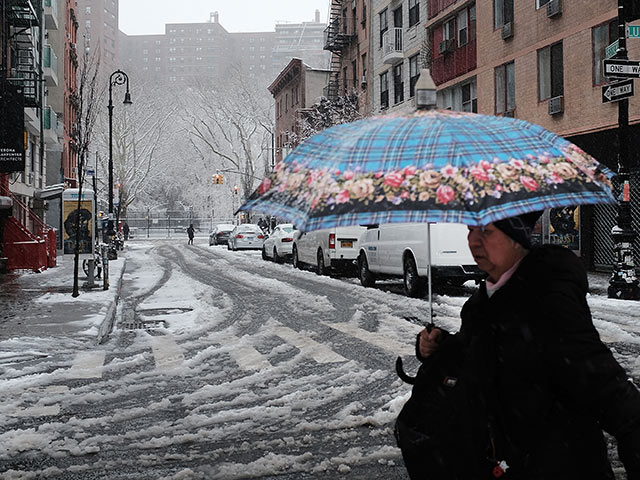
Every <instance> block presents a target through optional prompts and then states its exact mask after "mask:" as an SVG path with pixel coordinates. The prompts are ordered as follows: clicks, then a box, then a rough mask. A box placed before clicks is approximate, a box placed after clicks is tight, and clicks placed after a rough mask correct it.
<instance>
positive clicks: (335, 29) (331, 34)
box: [324, 0, 355, 100]
mask: <svg viewBox="0 0 640 480" xmlns="http://www.w3.org/2000/svg"><path fill="white" fill-rule="evenodd" d="M343 1H344V0H331V16H330V18H329V25H327V28H325V30H324V34H325V35H324V38H325V41H324V49H325V50H329V51H330V52H331V74H330V76H329V84H328V85H327V98H328V99H329V100H334V99H336V98H337V97H338V96H339V94H340V91H341V88H340V87H341V85H340V71H341V68H342V55H343V54H344V50H345V48H347V47H348V46H349V45H350V44H351V43H352V42H353V41H354V39H355V32H349V24H348V22H347V18H346V10H344V9H343V6H342V4H343Z"/></svg>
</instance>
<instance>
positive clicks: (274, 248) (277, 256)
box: [262, 223, 298, 263]
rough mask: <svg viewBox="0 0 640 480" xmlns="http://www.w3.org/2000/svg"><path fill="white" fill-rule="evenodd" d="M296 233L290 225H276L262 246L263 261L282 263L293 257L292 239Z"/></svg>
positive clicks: (294, 228)
mask: <svg viewBox="0 0 640 480" xmlns="http://www.w3.org/2000/svg"><path fill="white" fill-rule="evenodd" d="M297 232H298V230H296V227H295V226H294V225H293V224H292V223H281V224H280V225H276V228H274V229H273V232H271V234H270V235H269V236H268V237H267V238H266V239H265V241H264V244H263V245H262V258H263V260H273V261H274V262H276V263H282V262H284V261H285V260H286V259H288V258H290V257H291V256H292V255H293V237H294V235H295V234H296V233H297Z"/></svg>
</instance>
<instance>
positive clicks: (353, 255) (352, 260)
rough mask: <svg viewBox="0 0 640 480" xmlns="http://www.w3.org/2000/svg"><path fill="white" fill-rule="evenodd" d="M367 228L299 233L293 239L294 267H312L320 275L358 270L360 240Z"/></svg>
mask: <svg viewBox="0 0 640 480" xmlns="http://www.w3.org/2000/svg"><path fill="white" fill-rule="evenodd" d="M365 231H366V228H365V227H336V228H327V229H323V230H313V231H311V232H304V233H302V232H298V233H297V234H296V236H295V237H294V239H293V252H292V256H293V266H294V267H295V268H300V269H302V268H304V267H305V266H310V267H312V268H313V269H315V271H316V273H317V274H318V275H327V274H329V273H333V272H349V271H353V272H356V271H357V266H358V264H357V260H358V240H359V238H360V235H362V233H364V232H365Z"/></svg>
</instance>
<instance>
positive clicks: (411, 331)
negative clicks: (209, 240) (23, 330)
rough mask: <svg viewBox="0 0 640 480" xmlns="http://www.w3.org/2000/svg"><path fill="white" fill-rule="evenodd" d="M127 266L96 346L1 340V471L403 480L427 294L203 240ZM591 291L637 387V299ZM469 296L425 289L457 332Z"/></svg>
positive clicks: (466, 291) (598, 317)
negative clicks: (396, 432)
mask: <svg viewBox="0 0 640 480" xmlns="http://www.w3.org/2000/svg"><path fill="white" fill-rule="evenodd" d="M184 243H186V242H184ZM124 256H125V257H126V258H127V263H126V270H125V273H124V278H123V285H122V298H121V301H120V304H119V307H118V312H117V317H116V328H115V329H114V331H113V332H112V334H111V335H110V337H109V339H108V341H107V342H106V343H104V344H102V345H90V344H88V343H86V342H84V343H83V342H79V341H76V340H74V339H73V338H69V339H66V340H62V339H60V338H55V339H51V340H50V341H48V340H46V339H39V340H38V341H36V340H34V339H33V338H11V339H5V340H2V341H0V352H2V351H5V350H8V349H11V350H12V351H17V350H22V351H24V352H25V353H28V352H32V354H30V355H26V356H25V358H24V359H20V358H18V359H16V358H14V359H13V360H12V361H11V362H3V363H2V364H0V374H1V375H0V397H1V399H2V401H1V402H0V478H3V479H5V478H6V479H10V478H64V479H81V478H82V479H93V478H110V479H120V478H128V479H131V478H140V479H143V478H153V479H160V478H167V479H169V478H175V479H178V478H179V479H191V478H194V479H199V478H202V479H225V480H228V479H243V478H261V479H275V478H278V479H289V480H293V479H302V478H314V479H329V478H330V479H337V478H349V479H365V478H366V479H385V480H387V479H404V478H407V477H406V473H405V469H404V465H403V463H402V459H401V456H400V451H399V450H398V449H397V448H396V446H395V440H394V437H393V425H394V421H395V418H396V416H397V414H398V413H399V410H400V408H401V407H402V405H403V403H404V401H405V400H406V399H407V398H408V395H409V393H410V387H409V386H408V385H406V384H404V383H402V382H401V381H400V380H399V379H398V378H397V376H396V374H395V371H394V362H395V359H396V357H397V356H398V355H401V356H402V357H403V359H404V361H405V366H406V369H407V371H408V372H414V371H415V369H416V367H417V362H416V360H414V359H413V358H412V355H413V348H414V346H413V343H414V337H415V334H416V333H417V332H418V331H419V330H420V328H421V326H420V325H419V324H418V322H417V321H416V320H415V318H425V317H426V312H427V304H426V301H425V300H423V299H412V298H408V297H405V296H403V295H401V294H400V293H398V291H399V290H398V289H395V287H394V284H393V282H389V284H388V285H383V286H382V287H381V288H377V289H365V288H363V287H361V286H360V284H359V282H358V281H357V280H355V279H352V278H329V277H320V276H317V275H316V274H315V273H312V272H308V271H299V270H295V269H293V268H292V266H291V265H289V264H284V265H279V264H275V263H272V262H264V261H263V260H261V258H260V252H259V251H251V252H231V251H228V250H227V249H226V247H221V246H216V247H209V246H207V245H206V243H205V242H204V241H203V239H196V245H195V246H190V247H187V246H186V245H184V244H183V242H180V243H177V242H176V241H175V240H161V241H134V242H130V243H128V244H127V248H126V251H125V252H124ZM590 280H591V281H592V283H593V293H592V294H591V295H590V297H589V303H590V305H591V308H592V310H593V315H594V323H595V325H596V327H597V328H598V329H599V331H600V333H601V335H602V337H603V339H604V340H605V341H606V342H607V343H608V344H609V345H610V346H611V347H612V348H613V349H614V351H615V352H616V357H617V358H618V359H619V361H620V362H621V363H622V364H623V366H624V367H625V368H627V370H628V371H629V372H630V373H631V374H632V376H633V377H634V379H635V380H636V381H640V359H639V357H638V352H639V351H640V335H639V334H640V327H639V325H640V322H639V320H640V311H639V309H638V308H637V302H633V301H619V300H610V299H607V298H606V296H605V295H603V294H602V292H603V291H604V292H606V279H605V278H604V277H602V276H593V277H591V278H590ZM603 282H604V283H603ZM471 292H472V286H470V285H468V286H467V287H465V288H461V289H455V290H453V289H452V290H451V291H446V292H441V291H436V295H435V306H434V308H435V312H436V315H437V316H436V323H438V324H439V325H441V326H442V327H444V328H447V329H450V330H456V329H457V327H458V324H459V317H458V315H459V311H460V308H461V306H462V304H463V303H464V301H465V299H466V297H468V296H469V295H470V293H471ZM38 352H48V354H46V355H45V354H42V355H40V356H38ZM620 475H621V477H620V480H621V479H622V478H624V477H623V474H622V473H621V474H620Z"/></svg>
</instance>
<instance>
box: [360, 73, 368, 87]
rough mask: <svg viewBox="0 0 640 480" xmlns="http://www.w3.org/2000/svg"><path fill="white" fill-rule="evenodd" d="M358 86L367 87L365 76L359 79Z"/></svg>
mask: <svg viewBox="0 0 640 480" xmlns="http://www.w3.org/2000/svg"><path fill="white" fill-rule="evenodd" d="M360 85H361V86H362V87H366V86H367V77H366V76H365V75H363V76H362V78H361V79H360Z"/></svg>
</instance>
